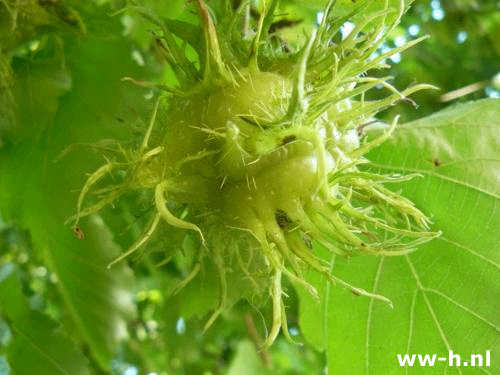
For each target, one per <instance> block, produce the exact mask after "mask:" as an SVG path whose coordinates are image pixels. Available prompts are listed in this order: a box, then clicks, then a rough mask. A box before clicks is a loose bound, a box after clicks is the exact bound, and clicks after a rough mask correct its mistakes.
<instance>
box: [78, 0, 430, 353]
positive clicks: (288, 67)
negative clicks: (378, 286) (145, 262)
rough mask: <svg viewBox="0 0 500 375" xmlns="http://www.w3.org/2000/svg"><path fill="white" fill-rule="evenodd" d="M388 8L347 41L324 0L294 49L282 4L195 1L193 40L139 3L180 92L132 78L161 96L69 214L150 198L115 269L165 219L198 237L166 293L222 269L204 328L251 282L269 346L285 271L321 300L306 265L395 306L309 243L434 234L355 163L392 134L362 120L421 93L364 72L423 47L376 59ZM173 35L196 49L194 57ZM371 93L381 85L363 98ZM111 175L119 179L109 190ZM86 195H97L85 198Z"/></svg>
mask: <svg viewBox="0 0 500 375" xmlns="http://www.w3.org/2000/svg"><path fill="white" fill-rule="evenodd" d="M393 3H394V2H389V1H386V2H385V7H384V8H383V9H380V10H379V11H378V12H375V13H372V14H367V15H366V16H365V17H362V16H361V15H360V14H351V15H350V17H355V19H356V25H355V28H354V30H353V31H352V32H351V33H350V34H349V35H347V36H343V37H341V36H339V30H340V26H341V25H342V24H343V23H344V22H345V21H346V20H347V19H346V18H336V16H335V12H334V11H333V9H334V7H333V4H334V2H333V1H331V2H330V3H329V4H328V6H327V7H326V9H325V10H324V13H323V18H322V21H321V24H319V25H318V26H314V27H312V28H311V30H310V33H309V35H308V38H307V40H306V41H305V42H304V43H302V44H300V43H299V44H298V45H290V44H287V43H286V41H284V40H281V39H280V38H279V37H277V36H276V35H274V34H272V33H270V30H272V28H271V25H272V24H273V22H274V20H275V17H276V16H275V12H276V9H277V1H272V2H270V4H269V5H268V6H267V7H266V9H265V11H264V12H263V14H261V15H260V17H259V18H258V19H255V20H252V19H251V17H250V18H249V16H248V14H246V13H245V12H247V11H248V7H247V3H246V2H243V3H242V4H241V5H240V7H238V8H237V9H232V8H230V7H222V8H223V9H213V10H209V9H208V6H207V5H206V4H205V3H204V1H202V0H197V1H196V5H197V8H198V13H199V16H200V21H201V27H200V28H199V29H198V28H194V27H193V26H192V25H191V26H190V27H191V28H193V29H194V30H196V31H197V32H198V34H199V38H193V37H192V33H186V34H183V33H182V31H177V32H176V34H175V38H174V34H173V33H174V29H173V28H171V26H172V25H173V24H172V21H168V20H159V19H157V18H156V17H155V16H153V15H151V14H149V13H148V12H146V11H144V10H143V9H140V8H137V9H135V10H137V11H139V12H141V13H142V14H143V15H144V17H146V18H147V19H148V20H149V21H151V22H153V23H155V24H156V25H157V26H158V27H159V28H160V29H161V30H162V31H163V35H160V36H158V39H159V45H160V48H161V49H162V50H163V52H164V55H165V59H166V60H167V61H168V62H169V63H170V66H171V68H172V70H173V72H174V73H175V75H176V77H177V80H178V81H179V85H178V86H177V87H167V86H166V85H156V84H149V83H144V82H140V84H141V85H143V86H150V87H155V88H157V89H158V90H159V91H161V92H163V94H162V95H160V96H159V98H158V99H157V102H156V106H155V109H154V113H153V116H152V118H151V121H150V123H149V126H148V128H147V130H146V132H145V134H144V137H143V139H142V140H141V144H140V146H139V147H138V148H137V149H126V148H124V147H122V146H118V147H117V149H116V152H115V154H114V157H113V158H112V159H109V160H108V162H107V163H106V164H104V165H103V166H101V167H100V168H99V169H97V170H96V171H95V172H94V173H92V174H91V175H90V176H89V177H88V179H87V181H86V183H85V185H84V186H83V188H82V190H81V193H80V196H79V199H78V204H77V213H76V215H75V217H74V218H73V219H74V220H75V221H76V222H77V223H78V220H79V219H80V218H82V217H84V216H86V215H89V214H93V213H96V212H99V211H100V210H101V209H102V208H103V207H104V206H105V205H108V204H110V203H112V202H114V201H115V200H117V199H119V198H120V196H122V195H123V194H124V193H126V192H130V191H134V190H135V191H143V190H149V191H150V192H151V194H150V195H149V197H150V200H151V203H152V204H153V207H154V210H153V211H154V212H153V213H152V214H151V217H150V220H149V226H148V227H146V228H145V229H144V233H143V235H142V236H141V237H140V238H138V239H137V241H136V242H135V243H134V244H132V245H131V247H130V248H129V249H128V251H126V252H125V253H124V254H123V255H122V256H121V257H119V258H118V259H116V260H115V262H118V261H120V260H122V259H123V258H125V257H126V256H128V255H130V254H131V253H133V252H135V251H137V250H138V249H139V248H141V246H143V245H144V244H146V243H147V242H148V241H149V240H150V239H151V238H152V237H153V236H155V233H156V232H157V231H158V228H159V227H160V226H162V225H165V224H167V225H169V226H172V227H175V228H177V229H178V230H179V231H184V232H185V233H189V232H194V233H196V234H197V236H198V238H199V247H198V248H197V250H196V254H193V256H192V257H193V258H194V259H195V261H194V263H193V265H192V268H191V272H190V273H189V274H188V275H187V276H186V278H185V279H184V281H183V282H182V283H181V284H180V285H179V287H178V288H176V291H178V290H180V289H181V288H182V287H183V286H185V285H186V284H187V283H188V282H189V281H191V280H192V279H193V278H195V277H196V276H197V274H198V273H199V272H200V270H201V269H202V268H203V264H204V262H211V264H212V265H213V266H214V269H215V270H216V271H217V273H218V279H219V304H218V307H217V309H216V311H215V313H214V314H213V316H212V317H211V318H210V319H209V320H208V322H207V324H206V327H208V326H209V325H210V324H211V323H212V322H213V321H214V319H215V318H216V317H217V316H218V314H219V313H220V312H221V311H223V310H224V309H225V308H227V307H229V305H230V302H229V301H234V300H235V299H237V298H238V297H244V296H245V297H248V295H249V293H245V290H251V293H250V295H252V293H253V294H255V295H266V294H267V295H270V296H271V297H272V298H271V300H272V305H273V311H274V313H273V319H272V327H271V329H270V330H269V334H268V337H267V340H266V342H265V345H266V346H268V345H271V344H272V342H273V341H274V340H275V338H276V336H277V335H278V333H279V331H280V328H281V327H282V326H284V325H286V316H285V305H284V303H283V294H284V293H283V291H282V278H283V276H284V277H286V278H288V279H289V280H290V281H292V282H293V283H295V284H300V285H302V286H304V287H305V288H307V289H308V290H309V291H310V292H311V293H312V294H316V290H315V289H314V287H313V286H311V285H310V284H308V283H307V281H306V280H305V278H304V277H303V272H304V270H305V269H313V270H315V271H317V272H319V273H321V274H323V275H324V276H325V277H326V278H327V279H329V280H330V281H332V282H333V283H337V284H340V285H341V286H343V287H346V288H348V289H350V290H352V291H353V292H354V293H356V294H358V295H359V294H361V295H366V296H369V297H372V298H377V299H380V300H383V301H385V302H388V303H390V301H388V300H387V299H386V298H385V297H383V296H379V295H373V294H372V293H369V292H367V291H364V290H362V289H359V288H356V287H355V286H351V285H350V284H348V283H347V282H345V281H343V280H340V279H338V278H337V277H336V276H335V275H333V274H332V273H331V272H330V270H329V267H328V262H327V260H325V259H322V258H320V257H318V256H317V255H316V254H315V251H314V248H315V246H324V247H325V248H326V249H328V250H329V251H330V252H331V253H333V254H339V255H342V256H355V255H358V254H372V255H384V256H392V255H401V254H406V253H408V252H410V251H413V250H414V249H416V248H417V246H418V245H420V244H422V243H424V242H426V241H429V240H430V239H432V238H434V237H436V235H438V233H436V232H433V231H431V230H430V229H429V220H428V218H427V217H426V216H425V215H424V214H423V213H422V212H421V211H420V210H418V209H417V208H416V207H415V206H414V204H413V203H412V202H410V201H409V200H408V199H406V198H404V197H402V196H401V195H400V194H398V193H396V192H394V191H393V190H390V189H388V188H387V187H386V186H385V185H386V184H389V183H390V184H393V183H397V182H400V181H404V180H407V179H409V178H412V177H414V176H400V175H380V174H377V173H374V172H370V171H368V170H367V169H365V168H361V166H362V165H364V164H366V163H369V161H368V160H367V159H365V157H364V155H365V154H366V153H367V152H368V151H370V150H371V149H373V148H375V147H377V146H379V145H380V144H381V143H382V142H384V141H385V140H387V139H388V138H389V137H390V136H391V134H392V132H393V131H394V129H395V127H396V124H397V118H396V119H394V121H393V122H392V124H391V125H387V126H385V129H384V130H383V131H381V132H379V133H378V135H377V136H375V137H372V138H371V139H364V138H363V137H362V135H361V134H360V133H361V130H362V129H363V128H364V127H365V126H366V124H367V123H370V122H373V119H374V116H375V115H376V114H377V113H378V112H379V111H381V110H382V109H385V108H386V107H388V106H390V105H393V104H394V103H396V102H397V101H400V100H403V99H405V98H406V97H407V96H408V95H410V94H412V93H414V92H415V91H418V90H421V89H425V88H429V86H428V85H415V86H412V87H410V88H407V89H405V90H403V91H401V92H400V91H398V90H397V89H395V88H394V87H393V86H391V85H390V83H389V82H388V81H389V79H390V77H385V78H374V77H370V76H369V75H368V72H369V71H370V70H372V69H379V68H383V67H385V65H384V61H385V59H386V58H388V57H389V56H390V55H391V54H394V53H397V52H400V51H402V50H403V49H405V48H408V47H409V46H411V45H413V44H415V43H417V42H418V40H415V41H412V42H410V43H408V44H407V45H406V46H404V47H399V48H396V49H394V50H392V51H390V52H388V53H386V54H383V55H380V56H376V55H374V52H375V51H376V49H377V47H378V46H379V45H380V43H382V42H383V40H384V38H385V37H386V36H387V34H388V33H389V32H390V31H391V30H392V29H393V28H394V27H395V26H396V25H397V23H398V21H399V18H400V17H401V14H402V12H403V2H402V1H401V2H397V4H396V5H397V6H395V7H393V6H392V4H393ZM214 13H217V14H218V18H217V19H218V22H217V25H215V22H214V18H213V17H212V14H214ZM389 16H391V17H389ZM388 19H392V20H393V21H391V22H390V23H389V22H388V21H387V20H388ZM176 38H180V39H182V40H183V43H187V44H190V45H191V47H193V48H194V49H195V50H196V52H197V53H198V58H199V63H200V64H199V66H197V64H195V63H193V62H191V61H190V60H189V59H188V58H187V56H186V54H185V49H184V48H182V46H181V45H179V43H178V42H177V41H176ZM200 41H202V42H200ZM375 86H383V87H385V88H386V89H387V91H388V92H389V94H388V95H387V96H386V97H385V98H384V99H380V100H367V99H365V93H366V92H367V91H369V90H371V89H372V88H374V87H375ZM160 107H161V108H166V112H167V115H166V116H164V119H163V120H161V121H160V120H158V119H157V118H156V114H157V111H158V108H160ZM153 129H156V131H154V130H153ZM109 176H114V178H113V181H114V182H113V183H110V184H109V185H108V186H105V187H103V186H102V185H103V184H105V181H109V179H107V178H108V177H109ZM91 192H98V193H99V194H98V195H99V198H98V199H94V201H93V203H91V204H85V201H86V198H87V197H88V195H89V194H90V193H91ZM179 247H180V244H179ZM113 263H114V262H113ZM229 274H231V277H232V278H233V279H234V274H237V275H238V277H239V280H241V283H239V284H238V285H235V284H234V283H228V275H229ZM235 295H236V298H234V296H235ZM229 296H232V297H231V298H229ZM284 331H286V329H285V330H284ZM284 333H285V334H287V332H284Z"/></svg>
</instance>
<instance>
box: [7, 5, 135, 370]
mask: <svg viewBox="0 0 500 375" xmlns="http://www.w3.org/2000/svg"><path fill="white" fill-rule="evenodd" d="M97 19H98V15H96V20H97ZM107 19H108V18H107ZM96 22H97V21H96ZM114 23H116V25H115V24H114ZM114 23H113V22H109V23H108V24H106V25H109V27H111V28H112V27H116V28H117V29H118V30H120V25H119V21H118V20H116V21H114ZM116 34H117V33H116V30H111V32H109V33H108V32H106V30H100V33H99V36H94V35H92V36H90V35H89V36H88V37H87V38H86V39H85V40H80V41H73V43H74V44H72V46H71V47H70V46H69V45H68V48H67V49H68V50H67V51H66V57H67V60H68V62H69V65H71V66H70V68H71V73H72V81H73V84H72V90H71V91H70V93H68V94H67V95H66V96H65V97H64V98H63V99H62V100H61V103H60V106H59V109H58V112H57V114H56V117H55V119H54V121H53V122H49V124H48V126H46V124H47V117H46V116H39V117H36V116H32V117H31V118H30V119H29V123H28V122H26V123H24V124H22V128H23V129H28V128H29V127H32V128H34V129H35V128H36V129H43V131H40V132H39V133H38V134H36V136H35V135H33V134H27V135H25V136H23V137H22V138H21V140H17V143H16V142H9V143H7V145H6V147H5V148H4V149H3V150H2V153H1V154H0V202H1V206H0V211H1V215H2V217H3V218H4V219H8V220H16V221H17V223H18V225H20V226H22V227H24V228H28V229H29V230H30V234H31V237H32V239H33V248H34V250H35V251H36V252H37V255H38V256H39V258H41V259H43V261H44V262H45V263H46V264H47V265H48V266H49V268H50V271H51V272H53V273H55V274H56V275H57V277H58V280H59V281H58V286H59V290H60V291H61V294H62V296H63V299H64V302H65V306H66V307H67V309H68V312H69V316H70V317H71V318H72V320H73V322H74V327H76V330H75V331H74V332H72V334H73V335H75V337H77V338H79V339H81V340H82V341H83V342H85V344H86V345H88V347H89V348H90V351H91V355H92V357H93V358H94V359H95V360H96V362H97V363H98V364H99V365H100V366H101V367H103V368H109V366H110V363H111V359H112V357H113V356H114V355H115V353H116V351H117V345H118V340H119V339H120V337H122V336H123V334H124V328H125V324H124V321H123V317H124V316H126V317H130V316H129V315H124V313H130V314H133V313H134V312H133V303H132V298H131V295H130V292H129V290H128V289H129V286H130V283H129V281H130V272H129V271H130V270H127V269H126V268H125V267H114V268H113V269H112V270H108V269H107V268H106V266H107V265H108V263H109V262H110V261H111V259H113V258H114V257H116V256H117V255H118V254H120V253H121V251H120V249H119V248H118V247H117V245H116V244H115V243H114V241H113V238H112V236H111V233H110V231H109V230H108V229H107V228H106V226H105V225H104V223H103V222H102V220H101V219H100V217H98V216H95V217H91V218H90V219H88V220H84V221H82V223H81V228H82V231H83V233H84V238H83V239H79V238H78V236H75V235H74V234H73V231H72V229H71V226H70V225H67V224H65V221H66V220H67V219H68V218H69V217H70V216H72V215H73V214H74V213H75V210H76V208H75V207H76V200H77V196H78V191H79V190H80V189H81V187H82V186H83V183H84V181H85V179H86V178H87V174H88V173H90V172H92V171H93V169H94V170H95V169H96V168H97V167H98V166H99V165H101V164H102V163H103V162H105V159H104V157H103V155H102V154H101V153H100V152H95V151H94V149H93V148H92V147H89V144H92V143H93V142H97V141H98V140H101V139H123V138H129V139H130V138H131V137H130V134H131V129H132V126H130V125H131V120H130V118H131V117H134V116H135V118H136V119H137V113H136V112H134V111H132V110H130V109H129V108H128V107H127V105H129V104H130V101H134V102H136V103H137V105H139V104H140V103H141V102H140V101H139V100H138V92H137V91H134V90H133V89H132V86H131V85H130V84H125V83H122V82H121V81H120V80H121V78H122V77H124V76H136V77H137V76H138V73H137V72H138V70H139V69H138V65H137V64H136V63H134V61H133V60H132V58H131V49H130V44H129V42H128V41H127V40H125V39H123V38H120V37H114V36H113V35H116ZM42 84H43V80H42ZM30 88H32V87H31V86H30V85H29V82H28V85H27V87H26V90H28V91H29V90H30ZM30 93H31V94H33V95H40V96H39V97H37V100H38V101H39V102H40V103H43V101H44V100H45V99H47V98H44V97H43V94H40V91H38V90H32V91H30ZM21 98H23V96H21ZM25 98H27V99H26V100H28V99H29V98H30V96H25ZM49 99H50V100H52V98H49ZM137 105H136V107H137ZM26 117H28V116H26ZM25 121H28V120H27V119H26V120H25ZM82 144H86V146H85V145H82ZM70 145H73V146H72V148H71V149H70V150H69V151H68V152H67V153H66V154H65V156H64V157H60V156H61V153H62V152H63V150H66V148H67V147H68V146H70ZM124 310H127V311H124Z"/></svg>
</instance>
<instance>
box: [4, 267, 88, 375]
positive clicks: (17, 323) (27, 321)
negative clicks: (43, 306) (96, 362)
mask: <svg viewBox="0 0 500 375" xmlns="http://www.w3.org/2000/svg"><path fill="white" fill-rule="evenodd" d="M0 301H1V302H2V304H1V311H0V312H1V313H2V315H3V316H6V317H8V326H9V328H10V335H11V336H10V338H9V340H8V343H7V349H6V355H7V363H2V361H0V374H4V373H6V374H9V372H8V371H9V370H8V369H9V368H10V374H13V375H16V374H17V375H25V374H26V375H27V374H30V375H88V374H89V370H88V367H87V366H88V359H87V358H86V357H85V356H84V355H83V354H82V353H81V351H80V350H79V349H77V347H76V346H75V343H74V342H73V341H72V340H71V339H70V338H69V337H68V336H67V335H66V333H65V332H64V331H62V330H61V326H60V324H58V323H56V322H55V321H53V320H52V319H50V318H48V317H46V316H45V315H43V314H41V313H40V312H38V311H35V310H31V309H30V308H29V306H28V303H27V300H26V298H25V297H24V296H23V295H22V293H21V283H20V280H19V278H18V274H17V272H16V267H15V266H14V265H13V264H6V265H4V266H2V268H0ZM33 364H36V366H33Z"/></svg>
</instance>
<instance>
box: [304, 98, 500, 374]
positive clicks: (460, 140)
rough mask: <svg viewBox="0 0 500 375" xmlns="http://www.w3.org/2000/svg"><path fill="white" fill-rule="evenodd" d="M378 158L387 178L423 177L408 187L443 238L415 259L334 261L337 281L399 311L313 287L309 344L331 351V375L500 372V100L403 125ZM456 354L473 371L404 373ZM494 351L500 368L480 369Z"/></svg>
mask: <svg viewBox="0 0 500 375" xmlns="http://www.w3.org/2000/svg"><path fill="white" fill-rule="evenodd" d="M369 157H370V160H372V161H373V164H372V168H373V169H374V170H376V171H377V172H380V173H420V174H421V175H422V176H423V178H415V179H413V180H411V181H409V182H407V183H405V184H404V185H402V186H398V188H402V194H403V195H404V196H406V197H408V198H410V199H412V200H413V201H414V202H415V204H416V205H417V207H419V208H420V209H422V210H423V211H424V212H426V213H427V214H428V215H429V216H430V217H431V218H432V220H433V222H434V225H433V227H434V228H435V229H440V230H442V231H443V235H442V236H441V237H440V238H438V239H436V240H434V241H432V242H430V243H428V244H426V245H424V246H422V247H421V248H419V249H418V251H416V252H414V253H412V254H410V255H407V256H402V257H390V258H388V257H369V256H366V257H359V258H353V259H350V260H346V259H340V258H336V259H335V258H334V259H332V267H333V273H334V274H335V275H336V276H338V277H341V278H343V279H344V280H347V281H349V282H350V283H352V284H354V285H356V286H359V287H362V288H365V289H367V290H369V291H373V292H375V293H379V294H382V295H384V296H386V297H388V298H390V299H391V300H392V302H393V303H394V309H390V308H389V307H388V306H386V305H384V304H382V303H379V302H377V301H374V300H370V299H367V298H363V297H359V296H355V295H353V294H351V293H348V292H346V291H344V290H342V289H341V288H339V287H335V286H331V285H330V286H328V285H325V282H324V281H323V280H321V279H311V282H313V283H315V284H316V285H317V286H318V288H319V289H320V291H321V292H322V293H323V305H320V304H316V305H315V306H314V307H308V304H309V303H313V301H311V299H310V297H308V296H307V295H305V293H304V292H303V291H300V290H299V293H300V295H301V312H300V315H301V316H300V321H301V326H302V329H303V331H304V335H305V337H306V338H307V339H308V340H309V341H310V342H311V343H314V344H316V345H317V343H318V342H322V343H323V346H321V345H317V346H318V347H319V348H325V349H326V353H327V359H328V368H329V371H330V373H331V374H352V375H357V374H370V375H377V374H380V375H385V374H426V375H427V374H431V375H432V374H443V373H446V374H497V373H499V372H500V362H498V361H497V360H494V359H493V358H494V357H495V356H498V353H500V314H498V312H499V311H500V245H499V243H500V232H499V231H498V227H499V224H500V174H499V173H498V171H499V170H500V100H494V99H490V100H481V101H477V102H473V103H469V104H465V105H460V106H455V107H452V108H449V109H447V110H444V111H442V112H439V113H437V114H435V115H432V116H430V117H427V118H424V119H421V120H419V121H415V122H412V123H409V124H406V125H403V126H400V127H399V128H398V130H397V132H396V133H395V135H394V137H393V138H392V139H391V140H390V141H388V142H387V143H386V144H384V145H383V146H382V147H380V148H379V149H377V150H375V151H373V152H372V153H371V155H369ZM314 323H316V327H318V326H321V327H320V328H319V327H318V328H316V329H315V326H314ZM449 350H453V352H454V353H456V354H459V355H460V356H461V358H462V361H467V362H468V364H469V367H460V368H458V367H450V368H446V367H448V362H447V361H436V364H435V366H433V367H429V366H427V367H421V366H420V365H418V364H415V365H414V366H413V367H407V368H404V367H401V366H400V365H399V362H398V358H397V354H401V355H404V354H406V353H408V354H430V355H432V354H436V355H437V357H448V354H449ZM486 350H490V351H491V358H492V361H491V366H490V367H484V364H483V367H482V368H479V367H471V366H470V362H471V354H481V355H482V356H483V359H484V357H485V355H486ZM445 368H446V369H445Z"/></svg>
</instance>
